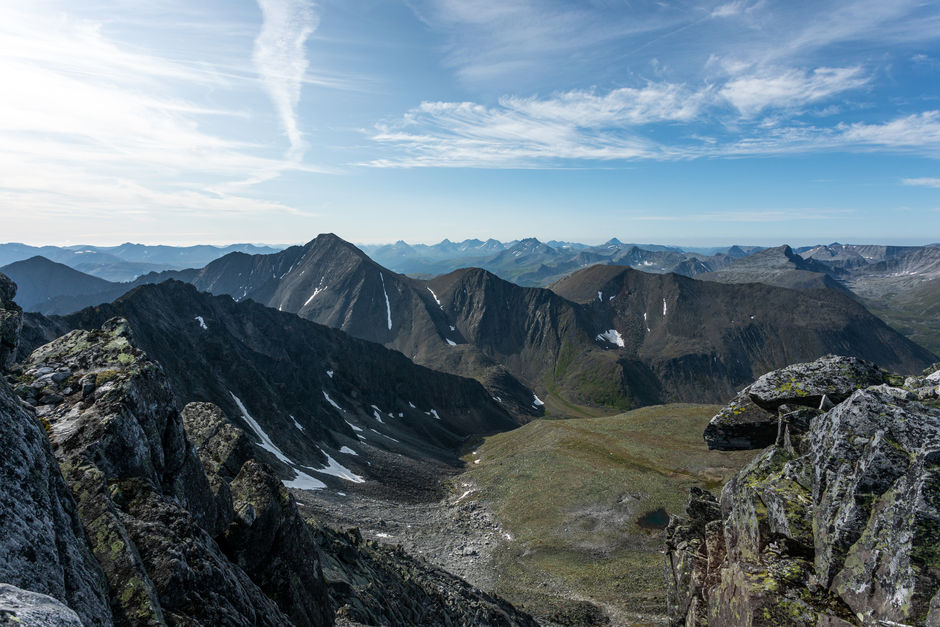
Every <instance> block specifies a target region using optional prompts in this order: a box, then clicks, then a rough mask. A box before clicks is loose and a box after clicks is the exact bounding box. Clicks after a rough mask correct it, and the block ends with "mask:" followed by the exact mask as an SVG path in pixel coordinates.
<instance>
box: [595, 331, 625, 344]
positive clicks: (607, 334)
mask: <svg viewBox="0 0 940 627" xmlns="http://www.w3.org/2000/svg"><path fill="white" fill-rule="evenodd" d="M597 339H598V340H601V341H604V342H609V343H611V344H616V345H617V346H620V347H621V348H622V347H623V336H622V335H620V331H618V330H617V329H608V330H607V331H604V332H603V333H599V334H598V335H597Z"/></svg>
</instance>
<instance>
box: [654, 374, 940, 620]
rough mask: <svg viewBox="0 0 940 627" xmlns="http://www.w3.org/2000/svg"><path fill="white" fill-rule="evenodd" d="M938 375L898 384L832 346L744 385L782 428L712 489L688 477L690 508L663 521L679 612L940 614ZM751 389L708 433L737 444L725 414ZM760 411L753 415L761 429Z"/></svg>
mask: <svg viewBox="0 0 940 627" xmlns="http://www.w3.org/2000/svg"><path fill="white" fill-rule="evenodd" d="M932 376H933V374H932V373H930V372H925V376H923V377H911V378H908V379H907V380H906V381H904V382H903V384H901V383H900V377H896V376H893V375H887V373H882V372H880V371H879V370H878V369H877V368H875V367H873V366H871V365H870V364H865V363H864V362H861V363H859V362H858V361H857V360H851V359H847V358H837V357H831V356H830V357H826V358H823V359H820V360H817V361H816V362H813V363H812V364H799V365H796V366H791V367H788V368H785V369H782V370H779V371H775V372H773V373H768V374H767V375H764V377H761V379H760V380H759V381H758V382H756V383H755V384H754V385H752V386H750V387H749V389H748V392H749V393H748V394H747V401H750V402H751V403H754V404H755V405H757V406H759V407H763V408H764V411H765V412H768V410H770V409H773V410H775V414H776V416H775V418H776V422H777V435H776V437H775V438H774V440H773V441H772V442H770V443H769V444H770V446H769V447H768V448H766V449H764V450H763V451H762V452H761V453H760V454H758V456H757V457H755V459H754V460H753V461H752V462H751V463H750V464H748V465H747V466H746V467H745V468H744V469H742V470H741V471H740V472H739V473H738V474H737V475H736V476H735V477H734V478H733V479H732V480H731V481H729V482H728V483H727V484H726V485H725V486H724V488H723V490H722V493H721V498H720V501H719V500H718V499H716V498H715V497H714V496H712V495H711V494H709V493H707V492H704V491H702V490H693V494H692V497H691V499H690V501H689V506H688V509H687V514H688V518H687V519H679V518H673V519H672V520H671V521H670V525H669V527H668V529H667V532H666V537H667V540H666V545H667V546H666V576H667V581H668V603H669V613H670V617H671V620H672V621H673V623H674V624H676V625H681V624H684V625H830V626H831V625H876V624H884V625H887V624H903V625H928V626H930V625H940V553H938V548H937V547H938V546H940V409H938V406H937V396H938V392H940V390H938V382H937V381H935V380H934V379H931V377H932ZM885 380H890V381H892V382H893V383H895V384H896V385H898V387H894V386H892V385H889V384H887V383H884V382H883V381H885ZM873 384H874V385H873ZM853 388H858V389H854V390H853ZM747 401H742V400H741V398H739V399H735V403H734V404H733V405H732V406H730V410H729V409H728V408H726V410H725V411H724V412H722V413H720V414H719V415H718V416H716V419H715V420H714V421H713V424H712V425H709V428H710V430H711V431H710V432H707V434H706V438H708V435H709V434H710V435H711V436H712V437H713V438H714V437H715V435H716V434H718V435H722V434H727V433H728V432H730V433H731V436H729V437H725V441H727V442H731V443H733V444H735V445H736V447H738V448H745V446H744V445H743V439H742V438H743V435H742V434H743V433H744V431H746V430H745V429H742V427H741V426H740V423H738V424H734V425H733V430H732V429H724V427H725V425H727V424H729V422H728V416H729V414H730V415H731V416H733V415H734V412H735V410H734V408H735V407H738V406H740V405H741V404H742V403H743V402H747ZM827 401H828V403H827ZM827 406H828V407H829V408H828V410H826V409H827ZM824 410H825V411H824ZM740 413H743V412H739V414H740ZM768 415H770V414H768ZM768 422H769V421H768V420H765V421H763V422H755V424H756V425H758V427H755V431H759V430H760V429H763V428H764V427H762V426H760V425H762V424H766V423H768ZM716 424H717V426H716ZM722 429H724V431H723V430H722ZM765 435H766V434H761V435H760V437H757V438H754V439H753V440H752V443H753V445H755V447H756V446H760V445H762V444H761V442H763V441H764V438H765ZM733 438H738V440H737V441H736V442H735V441H734V440H733ZM713 441H714V439H713ZM711 443H712V442H710V444H711Z"/></svg>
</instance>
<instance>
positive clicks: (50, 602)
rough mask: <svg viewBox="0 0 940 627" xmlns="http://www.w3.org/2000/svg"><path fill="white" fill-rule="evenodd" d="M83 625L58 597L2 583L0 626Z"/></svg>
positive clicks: (48, 626)
mask: <svg viewBox="0 0 940 627" xmlns="http://www.w3.org/2000/svg"><path fill="white" fill-rule="evenodd" d="M14 625H16V626H19V625H29V626H31V627H82V621H81V620H80V619H79V617H78V614H76V613H75V612H74V611H72V610H70V609H69V608H68V607H66V606H65V605H63V604H62V603H61V602H60V601H58V600H57V599H54V598H52V597H51V596H48V595H45V594H39V593H38V592H31V591H29V590H21V589H20V588H17V587H16V586H11V585H9V584H5V583H0V627H13V626H14Z"/></svg>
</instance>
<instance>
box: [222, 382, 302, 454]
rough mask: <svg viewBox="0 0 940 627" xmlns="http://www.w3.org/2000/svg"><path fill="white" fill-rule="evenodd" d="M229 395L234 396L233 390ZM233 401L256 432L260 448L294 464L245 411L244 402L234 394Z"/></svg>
mask: <svg viewBox="0 0 940 627" xmlns="http://www.w3.org/2000/svg"><path fill="white" fill-rule="evenodd" d="M229 394H232V392H231V390H229ZM232 399H233V400H234V401H235V404H236V405H238V411H240V412H241V413H242V418H244V419H245V422H246V423H248V426H249V427H251V430H252V431H253V432H254V434H255V435H256V436H257V437H258V439H259V440H261V442H260V443H259V444H258V446H260V447H261V448H263V449H264V450H266V451H268V452H269V453H271V454H272V455H274V456H275V457H277V458H278V459H279V460H281V461H282V462H284V463H285V464H293V463H294V462H292V461H291V460H290V459H289V458H288V457H287V455H285V454H284V453H283V452H282V451H281V449H279V448H278V447H277V445H276V444H274V442H273V441H272V440H271V438H270V437H268V434H267V433H265V432H264V429H262V428H261V425H259V424H258V423H257V421H256V420H255V419H254V418H252V417H251V414H249V413H248V410H247V409H245V404H244V403H242V400H241V399H240V398H238V397H237V396H235V395H234V394H232Z"/></svg>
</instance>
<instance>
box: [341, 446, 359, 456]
mask: <svg viewBox="0 0 940 627" xmlns="http://www.w3.org/2000/svg"><path fill="white" fill-rule="evenodd" d="M339 452H340V453H344V454H346V455H355V456H356V457H358V456H359V453H357V452H356V451H354V450H352V449H351V448H349V447H348V446H344V447H342V448H341V449H339Z"/></svg>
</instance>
